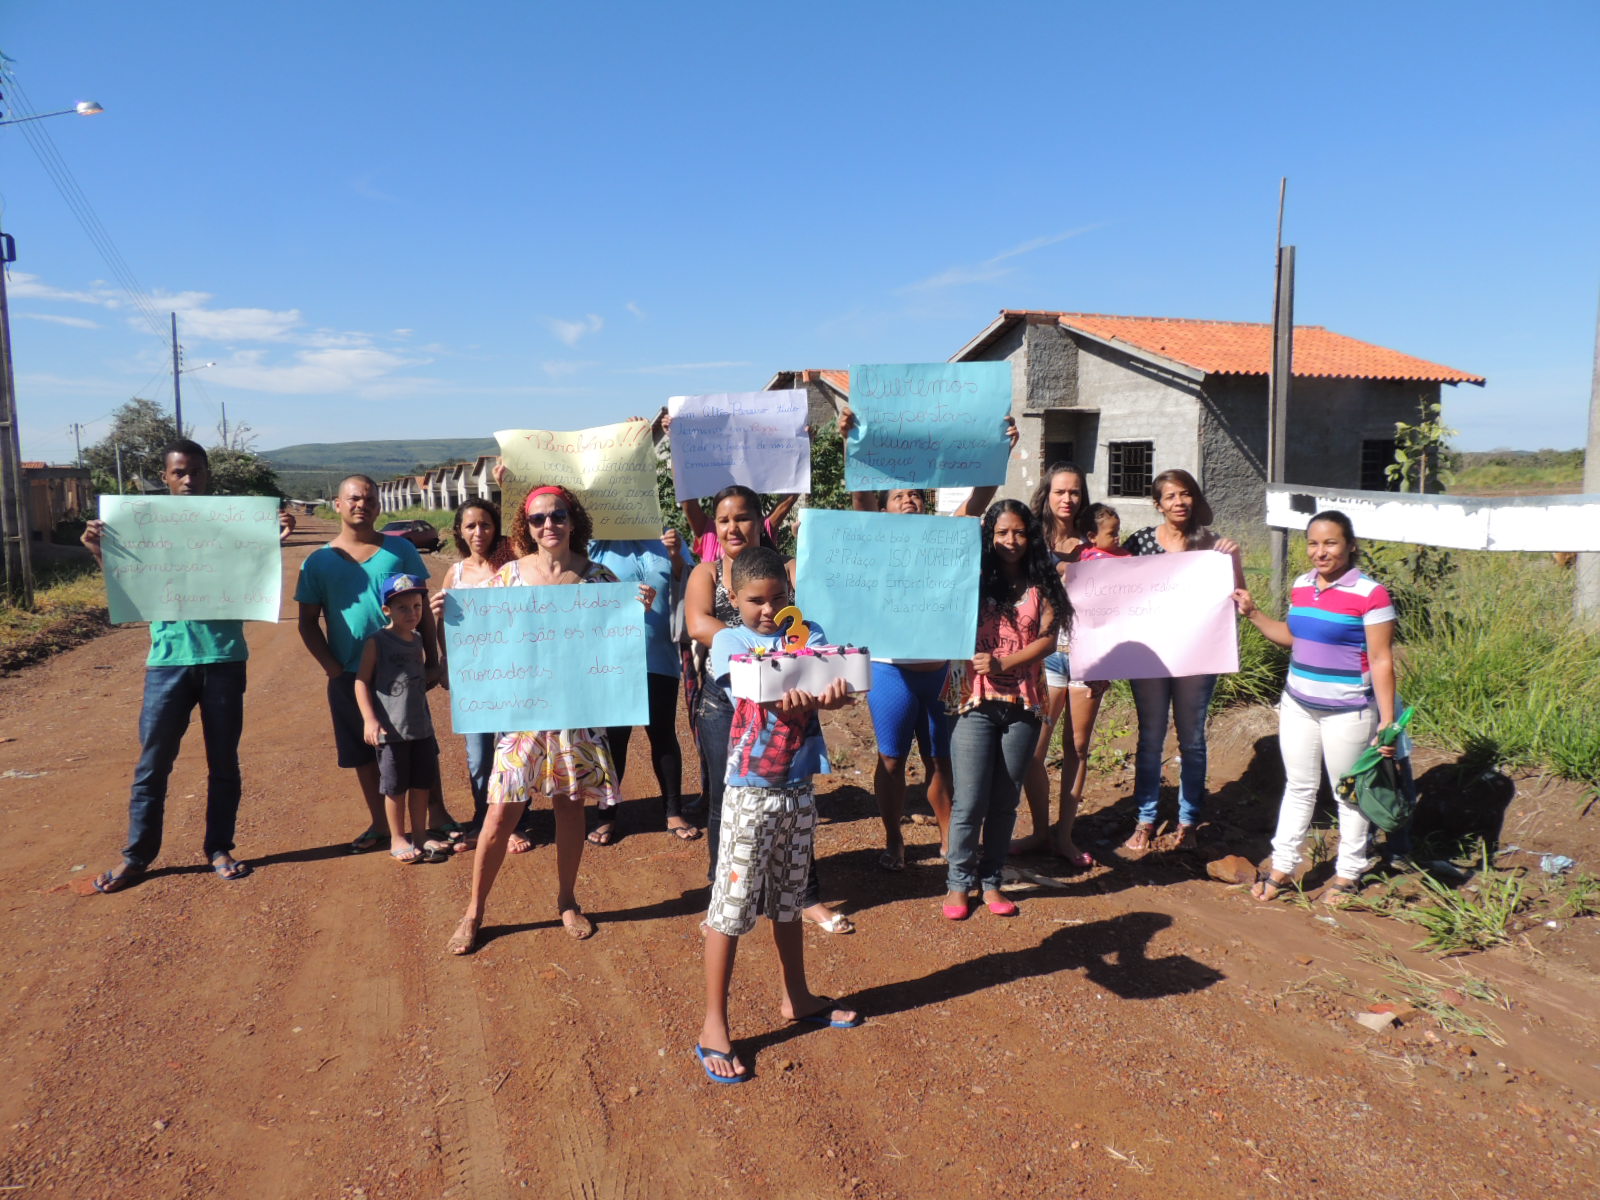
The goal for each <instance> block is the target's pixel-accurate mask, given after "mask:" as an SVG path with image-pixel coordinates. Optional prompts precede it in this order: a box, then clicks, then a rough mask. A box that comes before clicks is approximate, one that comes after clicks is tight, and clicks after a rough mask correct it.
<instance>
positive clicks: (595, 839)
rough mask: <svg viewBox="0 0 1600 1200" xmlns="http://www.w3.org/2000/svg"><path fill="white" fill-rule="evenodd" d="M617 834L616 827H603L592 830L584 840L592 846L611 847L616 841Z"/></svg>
mask: <svg viewBox="0 0 1600 1200" xmlns="http://www.w3.org/2000/svg"><path fill="white" fill-rule="evenodd" d="M616 832H617V831H616V827H615V826H610V825H607V826H602V827H600V828H598V829H591V830H590V831H589V832H588V834H587V835H586V836H585V837H584V839H583V840H584V841H586V842H588V843H589V844H590V845H591V846H609V845H611V844H612V843H613V842H615V841H616Z"/></svg>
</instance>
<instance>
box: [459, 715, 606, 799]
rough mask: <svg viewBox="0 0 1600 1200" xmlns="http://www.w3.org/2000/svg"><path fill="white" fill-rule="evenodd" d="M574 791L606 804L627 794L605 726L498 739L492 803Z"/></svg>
mask: <svg viewBox="0 0 1600 1200" xmlns="http://www.w3.org/2000/svg"><path fill="white" fill-rule="evenodd" d="M536 795H539V796H570V797H572V798H573V799H574V800H577V801H580V802H581V803H584V804H588V803H589V802H590V801H593V802H594V803H595V804H597V805H599V807H601V808H610V807H612V806H613V805H614V804H616V802H617V801H618V800H620V799H621V798H622V794H621V792H620V791H619V790H618V788H617V768H616V767H615V765H613V763H612V761H611V748H610V747H609V746H608V745H607V744H606V735H605V730H603V729H551V730H545V731H543V732H540V733H508V734H505V735H504V736H503V737H501V739H500V740H499V741H498V742H496V743H495V747H494V770H493V772H492V773H491V774H490V776H489V803H490V804H523V803H526V802H528V801H530V800H532V799H533V797H534V796H536Z"/></svg>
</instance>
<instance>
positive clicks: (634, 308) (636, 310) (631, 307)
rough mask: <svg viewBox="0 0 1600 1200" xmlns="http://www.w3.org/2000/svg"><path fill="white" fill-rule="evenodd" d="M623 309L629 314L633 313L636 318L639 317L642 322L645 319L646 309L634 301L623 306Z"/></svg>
mask: <svg viewBox="0 0 1600 1200" xmlns="http://www.w3.org/2000/svg"><path fill="white" fill-rule="evenodd" d="M623 307H624V308H626V309H627V310H628V311H629V312H631V313H632V314H633V315H634V316H636V317H638V318H639V320H641V321H642V320H644V319H645V311H644V309H642V308H640V307H639V306H638V305H637V304H635V303H634V302H633V301H632V300H629V301H628V303H627V304H625V305H623Z"/></svg>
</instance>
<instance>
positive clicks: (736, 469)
mask: <svg viewBox="0 0 1600 1200" xmlns="http://www.w3.org/2000/svg"><path fill="white" fill-rule="evenodd" d="M667 412H668V413H670V414H671V416H672V435H671V443H672V482H673V487H674V489H675V490H676V491H677V495H678V499H679V500H692V499H696V498H698V497H701V496H711V495H714V494H716V493H717V492H720V491H721V490H722V489H723V488H725V487H727V486H728V485H729V484H731V483H742V484H743V485H744V486H745V487H747V488H753V489H754V490H756V491H758V492H773V493H775V494H780V495H787V494H789V493H791V492H793V493H799V494H801V495H804V494H805V493H807V492H809V491H810V490H811V440H810V439H809V438H808V437H807V436H806V393H805V389H804V388H796V389H791V390H787V391H777V392H725V393H721V394H718V395H711V396H673V397H672V398H671V399H670V400H668V401H667Z"/></svg>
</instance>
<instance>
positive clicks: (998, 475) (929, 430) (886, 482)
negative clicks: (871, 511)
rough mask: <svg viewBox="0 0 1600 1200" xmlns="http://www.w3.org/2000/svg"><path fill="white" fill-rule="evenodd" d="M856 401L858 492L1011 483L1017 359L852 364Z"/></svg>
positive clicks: (852, 454)
mask: <svg viewBox="0 0 1600 1200" xmlns="http://www.w3.org/2000/svg"><path fill="white" fill-rule="evenodd" d="M850 407H851V409H853V410H854V412H855V416H856V427H855V429H854V430H852V431H851V434H850V442H849V447H848V456H847V458H846V460H845V486H846V487H848V488H849V489H850V490H851V491H853V492H870V491H882V490H884V489H887V488H907V487H915V488H925V487H978V486H981V485H983V484H989V483H1004V482H1005V478H1006V457H1007V456H1008V455H1009V454H1010V445H1009V443H1008V441H1007V439H1006V432H1005V419H1006V417H1007V416H1008V415H1010V412H1011V364H1010V363H1006V362H955V363H910V364H900V365H895V366H865V367H851V368H850Z"/></svg>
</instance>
